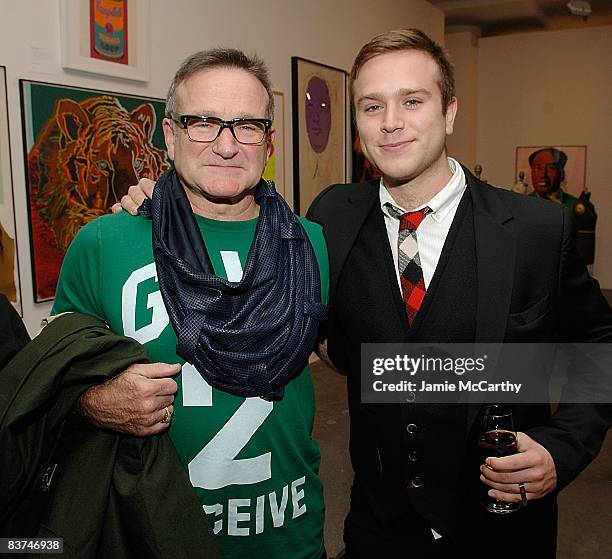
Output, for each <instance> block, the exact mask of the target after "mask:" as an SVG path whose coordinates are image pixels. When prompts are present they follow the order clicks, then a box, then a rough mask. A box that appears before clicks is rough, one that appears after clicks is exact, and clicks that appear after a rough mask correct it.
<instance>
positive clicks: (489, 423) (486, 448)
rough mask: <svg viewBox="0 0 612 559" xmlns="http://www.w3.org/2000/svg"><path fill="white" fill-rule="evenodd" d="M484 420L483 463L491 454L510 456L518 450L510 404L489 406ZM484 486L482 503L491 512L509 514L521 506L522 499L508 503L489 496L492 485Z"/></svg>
mask: <svg viewBox="0 0 612 559" xmlns="http://www.w3.org/2000/svg"><path fill="white" fill-rule="evenodd" d="M482 421H483V428H482V433H481V435H480V437H479V439H478V447H479V449H480V463H481V464H484V463H485V460H486V458H487V457H489V456H495V457H501V456H510V455H512V454H516V453H517V452H518V448H517V444H516V430H515V429H514V420H513V418H512V410H511V409H510V408H509V407H508V406H505V405H503V404H493V405H490V406H487V407H486V408H485V411H484V414H483V417H482ZM482 486H483V490H482V495H481V498H480V503H481V504H482V506H483V507H484V508H485V509H487V510H488V511H489V512H492V513H495V514H508V513H511V512H514V511H516V510H518V509H520V508H521V503H520V501H516V502H513V503H506V502H505V501H500V500H499V499H493V498H492V497H489V495H487V492H488V491H489V490H490V487H489V486H488V485H486V484H484V483H483V484H482Z"/></svg>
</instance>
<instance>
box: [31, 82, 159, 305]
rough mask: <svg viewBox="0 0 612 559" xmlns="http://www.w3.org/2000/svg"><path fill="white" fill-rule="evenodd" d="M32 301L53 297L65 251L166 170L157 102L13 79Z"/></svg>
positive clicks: (144, 98) (131, 96) (156, 100)
mask: <svg viewBox="0 0 612 559" xmlns="http://www.w3.org/2000/svg"><path fill="white" fill-rule="evenodd" d="M19 83H20V91H21V107H22V120H23V138H24V157H25V170H26V188H27V194H28V207H29V211H28V213H29V224H30V243H31V255H32V277H33V281H34V298H35V301H36V302H41V301H47V300H49V299H52V298H53V297H54V295H55V287H56V284H57V278H58V275H59V271H60V268H61V265H62V260H63V258H64V254H65V252H66V249H67V248H68V245H69V244H70V242H71V241H72V239H73V238H74V236H75V235H76V233H77V232H78V230H79V229H80V228H81V227H82V226H83V225H84V224H85V223H87V222H88V221H91V220H92V219H94V218H96V217H98V216H100V215H103V214H105V213H108V211H109V208H110V207H111V206H112V204H114V203H115V202H116V201H118V200H119V199H120V198H121V196H123V194H125V193H126V191H127V189H128V187H129V186H131V185H134V184H136V183H137V182H138V180H139V179H140V178H142V177H148V178H151V179H155V180H156V179H157V178H158V177H159V176H160V175H161V174H162V173H163V172H164V171H166V169H167V168H168V162H167V160H166V152H165V144H164V137H163V132H162V127H161V123H162V119H163V116H164V110H165V102H164V101H163V100H162V99H151V98H148V97H137V96H134V95H124V94H121V93H112V92H108V91H98V90H93V89H83V88H76V87H69V86H64V85H56V84H49V83H41V82H34V81H28V80H20V82H19Z"/></svg>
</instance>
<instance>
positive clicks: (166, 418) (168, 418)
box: [161, 406, 172, 423]
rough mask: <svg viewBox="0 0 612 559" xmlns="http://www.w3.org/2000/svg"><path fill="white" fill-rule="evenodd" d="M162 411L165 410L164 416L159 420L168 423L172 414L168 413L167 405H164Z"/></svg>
mask: <svg viewBox="0 0 612 559" xmlns="http://www.w3.org/2000/svg"><path fill="white" fill-rule="evenodd" d="M164 412H166V415H164V418H163V419H162V420H161V422H162V423H170V420H171V419H172V414H171V413H170V410H169V409H168V406H164Z"/></svg>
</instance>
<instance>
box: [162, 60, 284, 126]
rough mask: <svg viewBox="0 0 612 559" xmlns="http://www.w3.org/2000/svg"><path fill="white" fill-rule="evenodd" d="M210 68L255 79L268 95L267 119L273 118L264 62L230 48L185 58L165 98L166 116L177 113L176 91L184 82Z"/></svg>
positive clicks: (272, 101) (267, 75) (272, 96)
mask: <svg viewBox="0 0 612 559" xmlns="http://www.w3.org/2000/svg"><path fill="white" fill-rule="evenodd" d="M211 68H239V69H241V70H244V71H245V72H248V73H249V74H251V75H252V76H254V77H256V78H257V79H258V80H259V82H260V83H261V85H263V86H264V88H265V90H266V92H267V93H268V108H267V114H266V117H267V118H272V119H273V118H274V95H273V94H272V82H271V81H270V75H269V73H268V69H267V68H266V65H265V64H264V61H263V60H262V59H261V58H259V56H257V55H256V54H254V55H252V56H248V55H247V54H245V53H244V52H243V51H241V50H238V49H230V48H214V49H210V50H203V51H200V52H196V53H195V54H192V55H191V56H190V57H188V58H186V59H185V60H184V61H183V63H182V64H181V66H180V68H179V69H178V70H177V72H176V74H174V78H172V83H171V84H170V89H169V90H168V95H167V97H166V115H170V114H171V113H177V112H178V100H177V96H176V90H177V88H178V86H179V85H180V84H181V83H183V82H184V81H185V80H187V79H188V78H190V77H191V76H193V75H194V74H197V73H198V72H201V71H203V70H210V69H211Z"/></svg>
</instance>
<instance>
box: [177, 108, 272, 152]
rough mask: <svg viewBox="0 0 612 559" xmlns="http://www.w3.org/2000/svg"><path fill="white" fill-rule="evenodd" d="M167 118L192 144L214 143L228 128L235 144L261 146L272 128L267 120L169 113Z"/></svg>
mask: <svg viewBox="0 0 612 559" xmlns="http://www.w3.org/2000/svg"><path fill="white" fill-rule="evenodd" d="M167 118H170V119H172V120H173V121H174V122H176V123H177V124H180V125H181V127H183V128H184V129H185V130H187V135H188V136H189V139H190V140H191V141H192V142H214V141H215V140H216V139H217V138H218V137H219V135H220V134H221V132H223V129H224V128H229V129H230V131H231V132H232V136H234V138H235V139H236V141H237V142H239V143H241V144H247V145H256V144H261V143H262V142H263V141H264V138H265V137H266V134H267V132H268V130H270V128H271V127H272V121H271V120H270V119H269V118H234V119H232V120H223V119H221V118H216V117H214V116H198V115H179V114H176V113H171V114H169V115H167Z"/></svg>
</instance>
